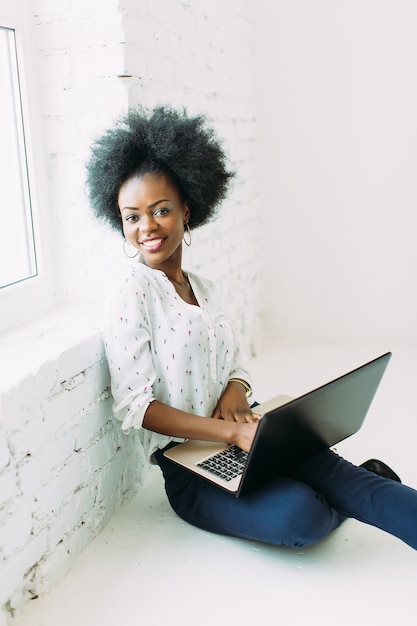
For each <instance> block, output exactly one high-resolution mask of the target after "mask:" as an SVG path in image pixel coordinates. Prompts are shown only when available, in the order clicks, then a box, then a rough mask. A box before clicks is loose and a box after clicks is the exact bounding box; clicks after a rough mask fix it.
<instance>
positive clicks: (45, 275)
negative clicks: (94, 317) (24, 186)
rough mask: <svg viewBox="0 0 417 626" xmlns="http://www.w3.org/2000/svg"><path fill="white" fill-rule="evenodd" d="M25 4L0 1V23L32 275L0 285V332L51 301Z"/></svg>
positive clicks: (35, 83)
mask: <svg viewBox="0 0 417 626" xmlns="http://www.w3.org/2000/svg"><path fill="white" fill-rule="evenodd" d="M10 5H12V6H10ZM29 7H30V3H28V1H27V0H15V2H14V3H13V4H12V3H11V2H10V1H9V0H0V25H1V26H3V27H5V28H9V29H12V30H13V31H14V33H15V41H16V53H17V60H18V67H19V87H20V96H21V105H22V116H23V124H24V137H25V147H26V163H27V172H28V180H29V190H30V197H31V208H32V221H33V233H34V239H35V254H36V261H37V274H36V275H35V276H32V277H30V278H27V279H24V280H21V281H19V282H17V283H15V284H12V285H8V286H6V287H3V288H1V289H0V311H1V314H0V333H1V332H5V331H7V330H10V329H12V328H14V327H17V326H20V325H22V324H24V323H27V322H30V321H32V320H34V319H36V318H37V317H39V316H40V315H42V314H44V313H46V312H47V311H48V310H50V309H51V308H52V307H53V306H54V304H55V295H54V289H53V272H52V263H51V262H50V260H51V259H50V244H49V242H50V241H51V238H50V234H49V228H48V221H47V219H46V218H47V214H48V195H47V182H46V151H45V149H44V146H43V141H42V115H41V103H40V98H39V92H40V83H39V79H38V71H37V57H38V51H37V48H36V44H35V34H34V28H35V23H34V18H33V16H32V14H31V12H30V9H29ZM0 202H1V198H0Z"/></svg>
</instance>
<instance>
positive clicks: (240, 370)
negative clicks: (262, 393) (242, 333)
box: [229, 324, 252, 386]
mask: <svg viewBox="0 0 417 626" xmlns="http://www.w3.org/2000/svg"><path fill="white" fill-rule="evenodd" d="M231 328H232V332H233V339H234V352H233V359H232V363H231V368H230V374H229V378H243V380H245V381H246V382H247V383H248V384H249V385H250V386H252V380H251V378H252V377H251V375H250V373H249V371H248V370H247V369H246V367H245V365H244V362H243V358H242V350H241V348H240V343H239V339H238V337H237V336H236V332H235V330H234V327H233V324H231Z"/></svg>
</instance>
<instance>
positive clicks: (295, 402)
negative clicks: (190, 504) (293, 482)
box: [164, 352, 391, 497]
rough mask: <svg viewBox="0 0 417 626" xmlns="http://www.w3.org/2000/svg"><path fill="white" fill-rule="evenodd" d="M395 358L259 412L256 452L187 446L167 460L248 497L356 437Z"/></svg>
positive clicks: (385, 356) (199, 444)
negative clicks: (298, 466)
mask: <svg viewBox="0 0 417 626" xmlns="http://www.w3.org/2000/svg"><path fill="white" fill-rule="evenodd" d="M390 358H391V352H387V353H385V354H383V355H381V356H380V357H378V358H376V359H373V360H372V361H370V362H369V363H366V364H365V365H362V366H360V367H358V368H356V369H354V370H352V371H351V372H349V373H347V374H345V375H343V376H340V377H339V378H336V379H335V380H332V381H331V382H328V383H327V384H325V385H322V386H320V387H318V388H317V389H314V390H313V391H310V392H309V393H306V394H304V395H302V396H300V397H298V398H290V397H289V396H283V395H280V396H276V397H275V398H272V399H271V400H269V401H267V402H265V403H263V404H260V405H258V406H256V407H255V408H254V412H256V413H259V414H260V415H261V417H260V420H259V424H258V428H257V431H256V434H255V438H254V440H253V444H252V447H251V449H250V452H244V451H243V450H240V448H238V447H237V446H235V445H233V444H232V445H230V444H227V443H224V444H222V443H218V442H214V443H213V442H208V441H196V440H187V441H185V442H184V443H180V444H178V445H176V446H174V447H172V448H169V449H168V450H166V451H165V452H164V455H165V456H166V457H167V458H169V459H171V460H172V461H174V462H175V463H178V464H180V465H182V466H183V467H185V468H187V469H188V470H190V471H192V472H194V473H196V474H199V475H200V476H202V477H203V478H205V479H207V480H209V481H211V482H213V483H215V484H216V485H218V486H219V487H222V488H223V489H226V490H227V491H230V492H232V493H234V494H235V495H236V497H239V496H242V495H244V494H246V493H248V492H249V491H251V490H253V489H256V488H257V487H259V486H260V485H262V484H264V483H266V482H267V481H268V480H270V479H272V478H275V477H277V476H285V475H286V473H287V472H288V471H290V470H291V468H293V467H294V466H296V465H298V464H300V463H302V462H304V461H306V460H308V459H309V458H311V457H312V456H314V455H316V454H318V453H319V452H321V451H323V450H325V449H326V448H330V447H331V446H334V445H335V444H336V443H339V442H340V441H342V440H343V439H346V438H347V437H350V436H351V435H353V434H354V433H356V432H357V431H358V430H359V429H360V427H361V426H362V424H363V421H364V419H365V417H366V414H367V412H368V409H369V407H370V405H371V403H372V400H373V398H374V396H375V393H376V391H377V389H378V386H379V383H380V382H381V379H382V376H383V374H384V372H385V369H386V367H387V365H388V362H389V360H390Z"/></svg>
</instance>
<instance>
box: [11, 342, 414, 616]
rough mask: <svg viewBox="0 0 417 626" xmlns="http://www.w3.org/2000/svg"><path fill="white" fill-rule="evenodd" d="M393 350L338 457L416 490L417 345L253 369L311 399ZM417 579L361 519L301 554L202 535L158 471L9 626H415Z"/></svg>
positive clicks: (297, 351)
mask: <svg viewBox="0 0 417 626" xmlns="http://www.w3.org/2000/svg"><path fill="white" fill-rule="evenodd" d="M389 349H392V351H393V358H392V360H391V363H390V365H389V367H388V370H387V373H386V375H385V378H384V380H383V383H382V385H381V387H380V389H379V391H378V394H377V397H376V398H375V401H374V404H373V406H372V408H371V411H370V413H369V415H368V418H367V420H366V423H365V425H364V426H363V428H362V430H361V431H360V432H359V433H358V434H357V435H355V436H354V437H353V438H351V439H350V440H348V441H346V442H344V443H343V444H341V445H339V446H338V451H339V453H341V454H342V455H344V456H346V457H348V458H350V459H351V460H352V461H353V462H356V463H360V462H361V461H363V460H365V459H366V458H369V457H374V456H376V457H379V458H383V459H384V460H386V461H387V462H388V463H389V464H391V465H392V466H393V467H394V468H395V469H396V470H397V471H398V472H399V473H400V475H401V476H402V478H403V482H405V483H407V484H409V485H411V486H413V487H416V488H417V466H416V461H415V458H416V454H415V439H416V435H417V425H416V424H417V422H416V417H417V409H416V403H415V397H414V394H415V388H416V384H415V382H416V380H417V349H416V347H414V348H404V347H402V348H394V347H392V346H386V345H379V346H363V345H362V346H359V347H358V346H353V345H352V346H349V347H346V346H345V347H344V348H343V349H342V348H340V347H338V346H305V345H304V346H302V347H301V346H295V345H287V344H281V345H277V346H275V347H274V348H271V349H270V350H268V351H266V352H264V353H263V354H262V355H261V356H260V357H258V358H257V359H255V361H254V363H253V368H252V369H253V371H254V374H255V381H256V395H257V398H259V399H261V400H263V399H267V398H268V397H270V396H272V395H275V394H276V393H289V394H290V395H296V394H299V393H303V392H306V391H308V390H310V389H311V388H313V387H315V386H317V385H319V384H321V383H324V382H327V380H328V379H330V378H332V377H334V376H337V375H340V374H343V373H345V371H348V370H349V369H352V368H353V367H355V366H357V365H360V364H361V363H363V362H365V361H367V360H369V359H371V358H373V357H374V356H377V355H378V354H380V353H382V352H385V351H386V350H389ZM276 381H279V382H278V384H277V382H276ZM416 523H417V520H416ZM416 574H417V553H416V552H415V551H414V550H412V549H411V548H409V547H408V546H406V545H404V544H403V543H402V542H400V541H399V540H397V539H395V538H393V537H390V536H388V535H386V534H384V533H383V532H381V531H379V530H376V529H374V528H371V527H368V526H366V525H364V524H361V523H359V522H356V521H354V520H348V521H347V522H345V523H344V524H343V525H342V526H341V527H340V528H339V529H338V530H337V531H335V532H334V533H333V534H332V535H331V536H330V537H329V538H328V539H326V540H325V541H323V542H322V543H320V544H318V545H316V546H313V547H311V548H308V549H305V550H297V551H292V550H290V549H286V548H275V547H271V546H264V545H260V544H257V543H254V542H245V541H241V540H235V539H232V538H228V537H221V536H216V535H212V534H209V533H206V532H203V531H200V530H198V529H196V528H193V527H191V526H189V525H187V524H185V523H184V522H182V521H181V520H180V519H178V518H177V517H176V516H175V514H174V513H173V512H172V511H171V510H170V508H169V506H168V503H167V501H166V498H165V495H164V489H163V484H162V481H161V478H160V476H159V472H158V471H157V472H156V473H155V474H154V475H153V477H152V480H151V483H150V484H149V486H148V487H147V488H146V489H145V490H144V491H143V492H141V494H140V495H139V497H137V498H136V499H135V500H133V501H132V502H130V503H129V504H128V505H126V506H125V507H123V508H122V509H121V510H120V511H119V512H118V513H117V514H116V515H114V517H113V518H112V519H111V521H110V522H109V524H108V526H107V527H106V529H105V530H104V531H103V532H102V534H101V535H100V536H99V537H98V538H97V539H96V540H95V541H94V543H93V544H92V545H90V546H89V547H88V548H87V550H85V552H84V553H83V554H82V555H81V557H80V558H79V559H78V561H77V562H76V563H75V564H74V566H73V568H72V570H71V571H70V573H69V574H68V575H67V576H66V578H65V579H64V580H63V581H62V582H61V583H60V584H59V585H58V586H57V587H56V588H55V589H54V590H52V591H51V592H50V594H49V595H47V596H46V597H43V598H40V599H37V600H34V601H32V602H31V603H30V604H29V605H28V606H27V607H26V609H25V611H24V612H23V613H22V614H21V615H19V616H17V617H15V618H14V619H13V620H12V621H11V626H74V625H75V624H79V625H80V626H115V625H119V624H123V626H133V625H135V626H137V625H145V624H146V625H149V626H154V625H155V626H161V625H163V624H181V625H184V626H188V625H190V626H191V625H193V626H194V625H196V624H197V625H202V626H205V625H206V624H212V623H213V620H216V622H217V624H219V625H220V626H223V625H224V624H227V623H232V624H236V625H243V626H246V625H249V624H256V625H257V624H266V625H269V624H271V625H272V624H273V625H274V626H275V625H277V624H282V625H284V624H289V625H290V626H298V625H299V624H300V625H301V624H306V623H307V624H310V625H316V624H317V625H318V624H320V625H327V624H334V623H335V624H337V625H338V626H339V625H341V624H342V625H345V624H346V625H347V624H355V623H356V624H358V625H362V624H365V625H366V624H368V625H372V626H374V625H378V626H385V625H387V626H388V625H389V626H394V625H396V624H401V625H402V626H408V625H411V624H415V623H416V617H415V611H416V609H415V606H416V605H415V590H416V584H417V577H416ZM229 620H231V622H229Z"/></svg>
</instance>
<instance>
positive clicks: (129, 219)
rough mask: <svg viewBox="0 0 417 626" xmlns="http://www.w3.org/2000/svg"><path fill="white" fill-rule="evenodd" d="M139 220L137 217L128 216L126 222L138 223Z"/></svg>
mask: <svg viewBox="0 0 417 626" xmlns="http://www.w3.org/2000/svg"><path fill="white" fill-rule="evenodd" d="M137 219H139V218H138V216H137V215H128V216H127V217H126V222H136V220H137Z"/></svg>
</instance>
